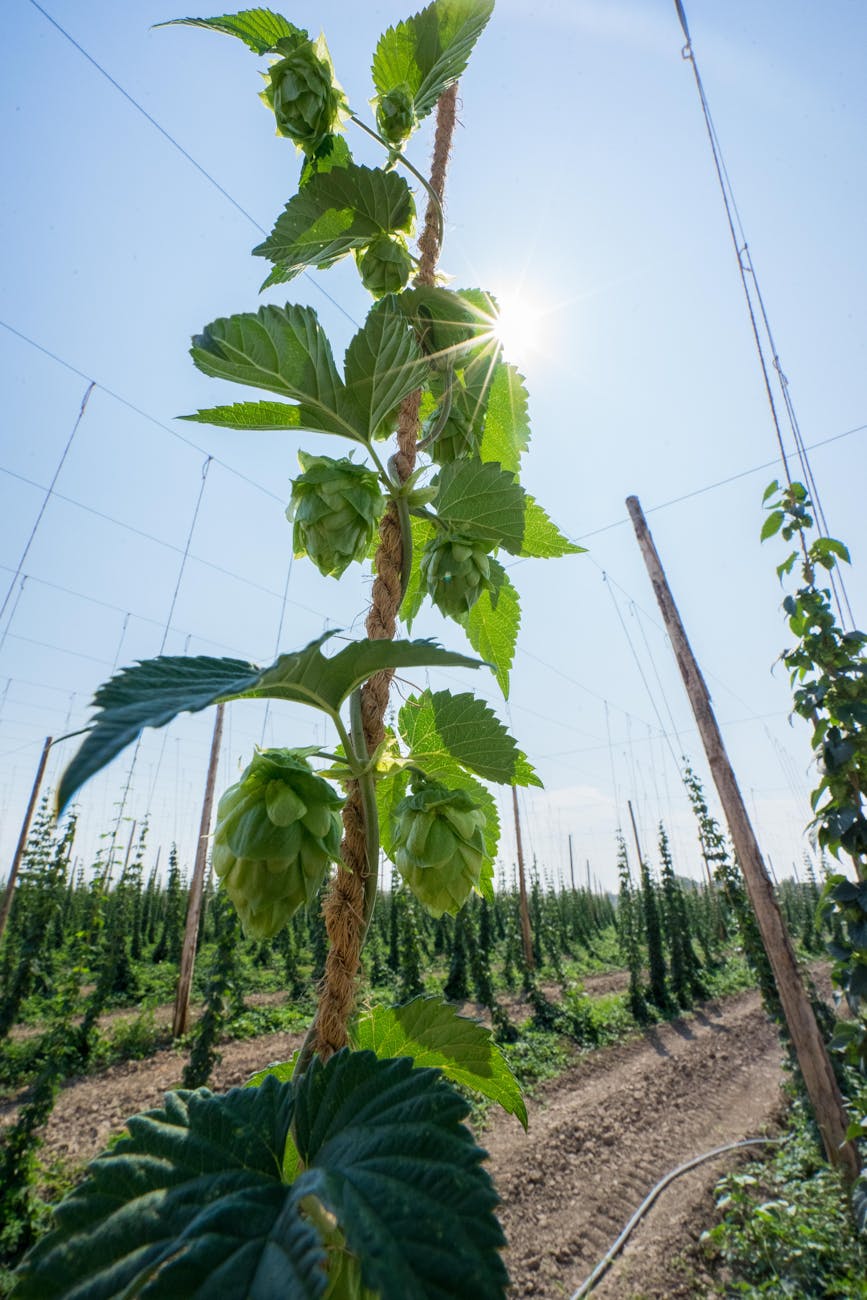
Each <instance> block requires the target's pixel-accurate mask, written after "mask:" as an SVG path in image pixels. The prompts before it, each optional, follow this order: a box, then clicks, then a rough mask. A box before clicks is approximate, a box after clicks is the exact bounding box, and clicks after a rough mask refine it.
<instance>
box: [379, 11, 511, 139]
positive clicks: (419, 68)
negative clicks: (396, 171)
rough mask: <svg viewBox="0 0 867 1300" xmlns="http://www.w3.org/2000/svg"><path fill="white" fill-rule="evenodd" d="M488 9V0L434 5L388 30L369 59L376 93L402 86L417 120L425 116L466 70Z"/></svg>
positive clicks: (487, 16)
mask: <svg viewBox="0 0 867 1300" xmlns="http://www.w3.org/2000/svg"><path fill="white" fill-rule="evenodd" d="M493 7H494V5H493V0H434V3H433V4H430V5H428V6H427V8H426V9H423V10H422V11H421V13H418V14H415V16H414V17H412V18H407V19H405V20H404V21H403V22H401V23H398V24H397V25H396V26H394V27H390V28H389V30H388V31H387V32H385V33H384V35H383V36H381V37H380V39H379V43H378V45H377V47H376V51H375V53H374V56H373V68H372V72H373V82H374V85H375V86H376V89H377V92H378V94H380V95H385V94H387V93H388V92H389V91H391V90H394V89H396V88H397V87H399V86H403V85H406V86H408V87H409V89H410V91H411V92H412V95H413V99H414V103H415V111H416V115H417V116H418V118H419V119H421V118H423V117H425V116H426V115H427V114H428V113H429V112H430V111H431V109H432V108H434V106H435V105H436V102H437V100H438V99H439V97H440V95H441V94H442V93H443V91H444V90H446V89H447V88H448V87H449V86H450V85H451V84H452V82H453V81H457V79H458V77H460V75H461V73H462V72H463V70H464V68H465V67H466V66H467V62H468V60H469V57H470V54H471V53H472V50H473V46H474V45H475V43H476V41H477V40H478V38H479V36H480V35H481V33H482V30H483V29H484V27H485V24H486V23H487V21H488V19H489V18H490V16H491V12H492V10H493Z"/></svg>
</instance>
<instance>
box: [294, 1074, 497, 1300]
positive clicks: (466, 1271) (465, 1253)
mask: <svg viewBox="0 0 867 1300" xmlns="http://www.w3.org/2000/svg"><path fill="white" fill-rule="evenodd" d="M295 1094H296V1118H295V1139H296V1142H297V1146H298V1150H299V1152H300V1154H301V1159H302V1161H303V1162H304V1165H305V1169H304V1171H303V1172H302V1173H301V1174H300V1175H299V1177H298V1179H297V1180H296V1182H295V1183H294V1185H293V1191H294V1194H295V1196H296V1197H297V1198H298V1200H301V1199H302V1198H303V1197H305V1196H309V1195H312V1196H315V1197H316V1198H317V1199H318V1200H319V1201H320V1202H321V1203H322V1205H324V1206H325V1208H326V1209H327V1210H329V1211H330V1212H331V1213H332V1214H334V1215H335V1216H336V1218H337V1221H338V1223H339V1225H340V1229H341V1231H342V1233H343V1235H344V1237H345V1240H346V1246H347V1248H348V1249H349V1250H350V1251H351V1252H352V1253H353V1254H354V1255H356V1256H357V1257H358V1258H359V1259H360V1261H361V1272H362V1280H363V1282H364V1285H365V1286H367V1287H370V1288H371V1289H372V1290H373V1291H377V1292H379V1294H380V1296H381V1297H382V1300H407V1298H408V1297H418V1300H442V1297H445V1296H450V1297H454V1298H455V1300H502V1297H503V1295H504V1293H505V1288H506V1286H507V1284H508V1277H507V1274H506V1270H505V1267H504V1265H503V1261H502V1258H501V1256H500V1249H501V1247H502V1246H503V1245H504V1242H505V1238H504V1237H503V1233H502V1229H501V1228H500V1225H499V1224H498V1222H497V1219H496V1217H495V1215H494V1207H495V1205H496V1203H497V1196H496V1193H495V1191H494V1189H493V1186H492V1184H491V1180H490V1178H489V1177H488V1174H487V1173H486V1172H485V1171H484V1170H483V1169H482V1167H481V1164H480V1159H481V1154H482V1153H481V1152H480V1150H479V1148H478V1147H477V1146H476V1144H475V1141H474V1139H473V1137H472V1135H471V1134H470V1132H469V1130H468V1129H467V1128H465V1127H464V1125H463V1124H462V1123H461V1120H463V1119H464V1118H465V1116H466V1115H467V1111H468V1107H467V1105H466V1103H465V1102H464V1101H463V1100H462V1098H461V1097H459V1096H458V1094H457V1093H456V1092H455V1091H454V1089H452V1088H451V1087H450V1086H449V1085H448V1084H446V1083H444V1082H443V1080H442V1079H441V1078H440V1077H439V1071H437V1070H427V1069H414V1068H413V1063H412V1061H411V1060H410V1059H409V1058H408V1057H401V1058H399V1059H398V1060H391V1061H381V1060H378V1059H377V1058H376V1056H374V1054H373V1053H372V1052H347V1051H342V1052H338V1053H337V1054H336V1055H335V1056H332V1057H331V1059H330V1060H329V1061H328V1063H327V1064H326V1065H322V1063H321V1062H320V1061H319V1060H318V1058H317V1059H315V1060H314V1061H313V1064H312V1065H311V1066H310V1069H309V1070H308V1071H307V1072H306V1074H305V1075H304V1076H303V1078H302V1079H301V1080H299V1082H298V1083H297V1085H296V1089H295Z"/></svg>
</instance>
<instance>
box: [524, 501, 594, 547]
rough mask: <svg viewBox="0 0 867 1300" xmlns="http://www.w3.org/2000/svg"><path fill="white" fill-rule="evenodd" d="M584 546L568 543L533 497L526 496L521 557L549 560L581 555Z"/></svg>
mask: <svg viewBox="0 0 867 1300" xmlns="http://www.w3.org/2000/svg"><path fill="white" fill-rule="evenodd" d="M586 550H587V548H586V546H579V545H578V543H577V542H570V541H569V539H568V537H564V536H563V534H562V533H561V532H560V529H559V528H558V527H557V525H556V524H555V523H554V522H553V521H552V520H551V519H549V518H548V515H547V514H546V512H545V511H544V510H543V509H542V507H541V506H540V505H539V503H538V501H536V500H535V499H534V498H533V497H531V496H529V495H528V496H527V497H526V502H525V506H524V536H523V539H522V541H521V551H520V554H521V555H528V556H534V557H535V558H536V559H541V560H551V559H554V558H556V557H557V556H560V555H583V554H584V553H585V552H586Z"/></svg>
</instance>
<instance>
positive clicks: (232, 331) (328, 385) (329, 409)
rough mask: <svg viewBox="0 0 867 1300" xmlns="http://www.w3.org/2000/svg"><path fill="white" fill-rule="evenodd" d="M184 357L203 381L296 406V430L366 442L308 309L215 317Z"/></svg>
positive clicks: (290, 307) (366, 434)
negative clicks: (245, 387)
mask: <svg viewBox="0 0 867 1300" xmlns="http://www.w3.org/2000/svg"><path fill="white" fill-rule="evenodd" d="M190 355H191V356H192V358H193V361H194V362H195V364H196V365H197V366H198V368H199V370H201V371H202V372H203V373H204V374H206V375H213V376H215V377H216V378H218V379H230V380H233V381H234V382H235V383H238V384H249V385H251V387H253V388H265V389H268V391H269V392H273V393H280V394H281V395H282V396H284V397H289V398H291V399H292V400H293V401H295V402H297V403H298V404H299V412H298V426H297V427H298V428H302V429H314V430H317V431H321V432H322V433H338V434H341V435H342V436H343V437H344V438H351V439H353V440H354V441H356V442H358V441H362V442H363V441H367V439H368V438H369V436H370V430H369V429H368V428H367V425H366V423H365V421H364V418H363V416H362V414H361V412H360V411H359V410H358V409H357V408H356V407H355V405H354V403H353V402H352V400H351V398H350V397H349V396H348V395H347V393H346V390H345V388H344V385H343V380H342V379H341V378H340V376H339V375H338V373H337V369H336V367H335V365H334V358H333V356H332V354H331V345H330V343H329V342H328V338H327V336H326V334H325V332H324V330H323V329H322V327H321V325H320V324H319V320H318V319H317V316H316V312H315V311H314V310H313V308H312V307H298V306H293V305H291V304H287V306H286V307H275V306H265V307H260V308H259V310H258V311H257V312H244V313H242V314H241V315H238V316H228V317H221V318H220V319H219V320H215V321H213V322H212V323H211V324H210V325H207V326H206V327H205V329H204V331H203V333H201V334H199V335H197V336H196V337H195V338H194V339H193V346H192V348H191V349H190ZM194 418H195V417H194Z"/></svg>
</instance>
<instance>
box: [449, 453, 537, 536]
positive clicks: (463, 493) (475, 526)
mask: <svg viewBox="0 0 867 1300" xmlns="http://www.w3.org/2000/svg"><path fill="white" fill-rule="evenodd" d="M435 482H436V486H437V496H436V501H435V507H436V512H437V514H438V516H439V518H440V519H441V520H442V521H443V522H444V523H446V524H448V525H449V526H450V527H451V528H453V529H454V530H455V531H456V532H459V533H461V534H464V535H466V536H467V537H478V538H480V539H483V540H485V541H489V542H490V543H491V545H492V547H493V546H502V547H504V548H505V549H506V550H507V551H511V552H512V554H513V555H519V554H520V552H521V543H522V539H523V536H524V504H525V495H526V494H525V492H524V489H523V488H522V487H521V485H520V483H518V481H517V479H516V478H515V476H514V474H511V473H509V471H508V470H503V469H501V468H500V466H499V465H498V464H496V462H488V463H485V462H484V461H481V460H457V461H453V462H452V463H451V464H450V465H444V466H443V468H442V469H441V470H440V472H439V474H438V476H437V478H436V480H435Z"/></svg>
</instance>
